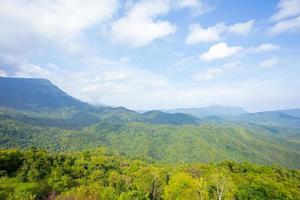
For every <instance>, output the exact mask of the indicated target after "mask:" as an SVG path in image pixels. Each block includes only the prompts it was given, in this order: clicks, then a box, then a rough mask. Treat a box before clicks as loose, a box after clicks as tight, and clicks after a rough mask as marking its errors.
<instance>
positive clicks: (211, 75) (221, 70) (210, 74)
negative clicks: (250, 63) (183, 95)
mask: <svg viewBox="0 0 300 200" xmlns="http://www.w3.org/2000/svg"><path fill="white" fill-rule="evenodd" d="M240 65H241V62H239V61H236V62H231V63H226V64H224V65H222V66H221V67H214V68H210V69H208V70H207V71H206V72H204V73H199V74H197V75H195V77H194V78H195V79H196V80H198V81H200V80H206V81H207V80H212V79H215V78H218V77H220V76H223V75H225V74H227V73H229V72H231V71H233V70H235V69H237V68H238V67H239V66H240Z"/></svg>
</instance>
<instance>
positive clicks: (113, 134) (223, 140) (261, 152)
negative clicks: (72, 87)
mask: <svg viewBox="0 0 300 200" xmlns="http://www.w3.org/2000/svg"><path fill="white" fill-rule="evenodd" d="M1 81H2V84H0V85H1V87H0V89H1V90H0V91H1V92H0V93H1V95H3V94H4V93H5V92H7V93H6V96H2V97H1V101H0V105H1V107H5V108H1V109H0V147H5V148H10V147H21V148H28V147H33V146H34V147H39V148H45V149H48V150H51V151H74V150H83V149H87V148H96V147H100V146H105V147H107V148H108V149H109V150H111V151H112V152H116V153H120V154H125V155H127V156H129V157H148V158H151V159H155V160H160V161H163V162H169V163H177V162H187V163H188V162H189V163H191V162H217V161H222V160H227V159H231V160H235V161H239V162H241V161H250V162H254V163H260V164H268V165H270V164H274V163H276V164H281V165H284V166H286V167H289V168H298V167H300V154H299V152H300V139H299V138H300V136H299V135H300V118H297V117H296V116H294V115H295V113H297V112H296V111H293V112H292V113H294V115H293V116H292V115H291V114H287V113H284V112H280V111H274V112H261V113H247V114H242V115H239V116H227V117H226V116H225V117H224V116H223V117H220V116H207V117H203V118H202V119H201V120H200V119H198V118H197V117H194V116H192V115H189V114H184V113H164V112H161V111H150V112H146V113H144V114H140V113H137V112H135V111H132V110H129V109H126V108H123V107H116V108H112V107H105V106H101V107H96V106H92V105H89V104H86V103H82V102H80V101H78V100H76V99H74V98H72V97H70V96H68V95H67V94H66V93H64V92H63V91H61V90H60V89H58V88H57V87H56V86H54V85H53V84H51V83H50V82H49V81H47V80H41V79H18V78H17V79H10V78H1ZM1 81H0V82H1ZM4 83H8V84H7V85H5V84H4ZM9 90H10V91H9ZM25 97H28V99H27V98H25ZM11 107H13V108H14V109H12V108H11ZM18 108H22V109H21V110H20V109H18ZM37 108H39V109H37ZM36 109H37V110H36ZM218 109H219V108H218ZM221 110H222V109H221Z"/></svg>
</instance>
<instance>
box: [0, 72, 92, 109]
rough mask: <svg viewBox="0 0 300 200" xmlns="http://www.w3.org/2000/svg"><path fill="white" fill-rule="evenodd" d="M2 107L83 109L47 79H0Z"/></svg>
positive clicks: (0, 102) (0, 101)
mask: <svg viewBox="0 0 300 200" xmlns="http://www.w3.org/2000/svg"><path fill="white" fill-rule="evenodd" d="M0 106H2V107H8V108H15V109H28V110H40V109H59V108H64V107H74V108H82V107H84V106H88V104H86V103H84V102H81V101H79V100H77V99H75V98H73V97H71V96H69V95H68V94H66V93H65V92H63V91H62V90H60V89H59V88H58V87H56V86H55V85H53V84H52V83H51V82H50V81H49V80H46V79H35V78H4V77H0Z"/></svg>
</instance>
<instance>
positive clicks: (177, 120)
mask: <svg viewBox="0 0 300 200" xmlns="http://www.w3.org/2000/svg"><path fill="white" fill-rule="evenodd" d="M143 116H144V119H145V121H146V122H150V123H155V124H176V125H181V124H198V123H199V122H200V119H198V118H197V117H194V116H192V115H188V114H184V113H173V114H170V113H164V112H162V111H159V110H153V111H149V112H146V113H144V114H143Z"/></svg>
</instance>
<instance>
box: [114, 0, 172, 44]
mask: <svg viewBox="0 0 300 200" xmlns="http://www.w3.org/2000/svg"><path fill="white" fill-rule="evenodd" d="M168 11H169V3H168V1H164V0H154V1H150V0H144V1H140V2H137V3H135V4H134V5H133V6H132V7H131V8H130V9H129V11H128V13H127V14H126V15H125V16H124V17H121V18H120V19H118V20H116V21H115V22H113V24H112V27H111V37H112V40H113V41H116V42H120V43H126V44H129V45H131V46H134V47H141V46H144V45H147V44H148V43H150V42H152V41H154V40H155V39H158V38H163V37H165V36H167V35H169V34H172V33H174V32H175V30H176V27H175V26H174V25H172V24H171V23H170V22H168V21H162V20H159V19H157V18H158V16H160V15H164V14H166V13H167V12H168Z"/></svg>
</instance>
